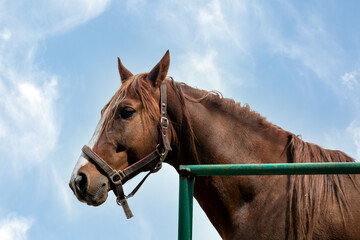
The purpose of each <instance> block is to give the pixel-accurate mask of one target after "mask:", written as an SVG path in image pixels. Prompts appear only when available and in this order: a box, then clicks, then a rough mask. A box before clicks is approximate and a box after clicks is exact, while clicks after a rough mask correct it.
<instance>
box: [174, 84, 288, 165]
mask: <svg viewBox="0 0 360 240" xmlns="http://www.w3.org/2000/svg"><path fill="white" fill-rule="evenodd" d="M181 88H182V89H183V91H184V93H185V95H186V96H189V97H190V98H194V99H199V98H201V97H202V96H204V94H205V93H206V92H204V91H201V90H198V89H194V88H191V87H189V86H187V85H185V86H182V87H181ZM184 99H185V101H186V103H185V105H186V107H185V108H184V107H181V106H179V105H180V104H176V105H177V106H176V107H175V109H176V111H175V112H176V113H175V114H173V115H177V116H176V118H177V120H175V122H177V125H178V126H181V127H180V128H178V129H176V130H175V132H176V135H177V138H178V145H179V149H186V150H187V151H186V152H180V153H179V154H178V156H177V157H180V158H181V160H180V161H179V159H177V160H176V163H177V164H230V163H243V164H246V163H276V162H286V161H287V159H286V154H282V153H283V152H284V149H285V146H286V144H287V143H288V136H289V135H291V133H289V132H287V131H285V130H283V129H281V128H279V127H277V126H275V125H273V124H271V123H269V122H267V121H266V120H265V118H263V117H262V116H260V115H259V114H258V113H256V112H254V111H251V110H250V109H249V107H248V106H244V107H241V106H240V105H239V104H235V102H233V101H232V100H230V99H220V98H218V97H216V96H215V95H212V94H211V95H210V96H208V97H206V98H205V99H204V100H203V101H200V102H195V101H191V100H186V98H184ZM174 102H176V101H174ZM169 108H170V109H171V108H172V107H171V106H170V107H169ZM169 111H171V110H169ZM187 118H188V120H189V121H186V119H187ZM191 138H193V139H191ZM192 143H194V145H195V146H192ZM184 153H186V155H185V156H184ZM181 156H184V157H181Z"/></svg>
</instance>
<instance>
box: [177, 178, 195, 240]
mask: <svg viewBox="0 0 360 240" xmlns="http://www.w3.org/2000/svg"><path fill="white" fill-rule="evenodd" d="M194 183H195V177H194V176H192V175H182V174H180V182H179V232H178V239H179V240H190V239H192V218H193V217H192V215H193V195H194Z"/></svg>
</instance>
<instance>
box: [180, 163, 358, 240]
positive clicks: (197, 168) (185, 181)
mask: <svg viewBox="0 0 360 240" xmlns="http://www.w3.org/2000/svg"><path fill="white" fill-rule="evenodd" d="M310 174H311V175H314V174H360V163H359V162H350V163H343V162H341V163H280V164H220V165H183V166H180V184H179V233H178V239H179V240H190V239H192V215H193V195H194V184H195V177H196V176H234V175H310Z"/></svg>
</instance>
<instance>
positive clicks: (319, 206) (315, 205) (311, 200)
mask: <svg viewBox="0 0 360 240" xmlns="http://www.w3.org/2000/svg"><path fill="white" fill-rule="evenodd" d="M286 151H287V154H288V161H289V162H292V163H311V162H354V159H353V158H351V157H349V156H348V155H346V154H345V153H343V152H340V151H334V150H328V149H324V148H321V147H319V146H318V145H316V144H312V143H307V142H304V141H302V140H301V139H300V138H299V137H297V136H295V135H292V136H289V143H288V145H287V147H286ZM344 178H350V179H351V181H352V182H353V184H354V185H355V188H357V189H358V185H357V182H356V177H355V176H353V175H292V176H289V189H288V190H289V191H288V194H289V195H288V199H289V201H288V204H289V205H288V209H289V211H288V214H289V215H288V216H287V217H288V223H289V225H288V226H289V229H288V230H289V232H288V234H291V235H293V236H294V238H295V239H312V237H313V231H314V229H315V228H316V226H318V224H319V219H320V217H321V214H324V213H325V212H326V211H327V209H328V208H327V207H328V206H329V205H330V203H337V205H338V208H339V210H340V212H341V215H342V219H343V224H344V225H345V224H346V222H345V217H344V216H345V214H351V213H350V209H349V205H348V201H347V195H346V194H345V192H344V188H343V179H344Z"/></svg>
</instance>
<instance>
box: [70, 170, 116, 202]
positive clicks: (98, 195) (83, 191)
mask: <svg viewBox="0 0 360 240" xmlns="http://www.w3.org/2000/svg"><path fill="white" fill-rule="evenodd" d="M69 186H70V188H71V190H72V191H73V192H74V194H75V196H76V197H77V199H78V200H79V201H81V202H84V203H87V204H88V205H92V206H99V205H101V204H102V203H104V202H105V201H106V199H107V196H108V191H109V189H110V187H109V180H108V178H107V177H105V176H104V175H102V174H96V175H95V176H91V173H89V172H87V171H85V170H81V169H80V170H79V172H78V173H77V174H76V175H75V176H73V177H72V178H71V180H70V183H69Z"/></svg>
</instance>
